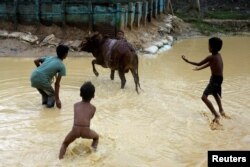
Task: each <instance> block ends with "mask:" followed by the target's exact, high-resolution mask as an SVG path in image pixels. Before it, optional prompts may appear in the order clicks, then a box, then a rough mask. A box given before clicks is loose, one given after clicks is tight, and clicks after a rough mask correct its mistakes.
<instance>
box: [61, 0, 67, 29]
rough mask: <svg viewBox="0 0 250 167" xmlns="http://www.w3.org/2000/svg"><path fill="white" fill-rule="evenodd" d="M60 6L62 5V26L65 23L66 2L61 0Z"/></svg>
mask: <svg viewBox="0 0 250 167" xmlns="http://www.w3.org/2000/svg"><path fill="white" fill-rule="evenodd" d="M61 7H62V13H61V15H62V26H63V27H64V26H65V25H66V3H65V1H64V0H62V2H61Z"/></svg>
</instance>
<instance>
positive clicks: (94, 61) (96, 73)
mask: <svg viewBox="0 0 250 167" xmlns="http://www.w3.org/2000/svg"><path fill="white" fill-rule="evenodd" d="M95 64H98V63H97V61H96V60H92V67H93V72H94V74H95V76H97V77H98V75H99V73H98V72H97V71H96V69H95Z"/></svg>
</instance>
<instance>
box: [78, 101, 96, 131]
mask: <svg viewBox="0 0 250 167" xmlns="http://www.w3.org/2000/svg"><path fill="white" fill-rule="evenodd" d="M95 111H96V108H95V106H93V105H92V104H91V103H89V102H84V101H80V102H78V103H75V105H74V126H81V127H89V126H90V120H91V119H92V118H93V116H94V114H95Z"/></svg>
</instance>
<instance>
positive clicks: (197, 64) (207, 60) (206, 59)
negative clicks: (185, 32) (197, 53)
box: [181, 55, 210, 66]
mask: <svg viewBox="0 0 250 167" xmlns="http://www.w3.org/2000/svg"><path fill="white" fill-rule="evenodd" d="M181 57H182V59H183V60H184V61H185V62H187V63H189V64H192V65H195V66H201V65H203V64H206V63H208V62H209V58H210V57H209V56H208V57H206V58H205V59H204V60H202V61H201V62H199V63H196V62H192V61H189V60H188V59H187V58H186V57H185V56H184V55H182V56H181Z"/></svg>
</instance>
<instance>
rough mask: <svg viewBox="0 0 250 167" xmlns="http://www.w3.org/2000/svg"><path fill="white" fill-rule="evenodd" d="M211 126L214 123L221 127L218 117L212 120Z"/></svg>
mask: <svg viewBox="0 0 250 167" xmlns="http://www.w3.org/2000/svg"><path fill="white" fill-rule="evenodd" d="M212 123H213V124H214V123H216V124H218V125H221V123H220V117H218V116H217V117H215V118H214V119H213V122H212Z"/></svg>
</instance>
